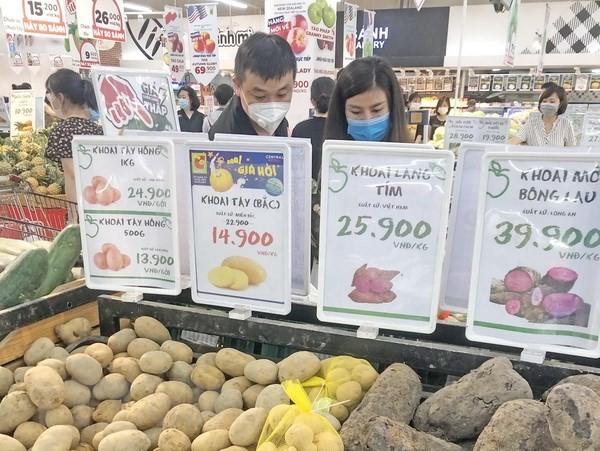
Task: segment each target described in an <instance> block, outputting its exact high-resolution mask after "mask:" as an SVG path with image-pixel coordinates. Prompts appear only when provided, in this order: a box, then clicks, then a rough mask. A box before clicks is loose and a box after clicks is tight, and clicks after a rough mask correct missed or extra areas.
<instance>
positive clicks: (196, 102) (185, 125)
mask: <svg viewBox="0 0 600 451" xmlns="http://www.w3.org/2000/svg"><path fill="white" fill-rule="evenodd" d="M177 99H179V111H178V112H177V114H178V115H179V128H180V129H181V131H182V132H192V133H201V132H202V125H203V124H204V117H205V116H204V114H202V113H201V112H200V111H198V108H200V99H199V98H198V94H196V91H195V90H194V88H192V87H191V86H183V87H182V88H181V89H179V92H178V93H177Z"/></svg>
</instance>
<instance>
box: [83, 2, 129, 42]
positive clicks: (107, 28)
mask: <svg viewBox="0 0 600 451" xmlns="http://www.w3.org/2000/svg"><path fill="white" fill-rule="evenodd" d="M75 4H76V9H77V22H78V27H79V35H80V36H81V37H82V38H88V39H103V40H105V41H116V42H125V28H124V24H125V15H124V12H123V0H75Z"/></svg>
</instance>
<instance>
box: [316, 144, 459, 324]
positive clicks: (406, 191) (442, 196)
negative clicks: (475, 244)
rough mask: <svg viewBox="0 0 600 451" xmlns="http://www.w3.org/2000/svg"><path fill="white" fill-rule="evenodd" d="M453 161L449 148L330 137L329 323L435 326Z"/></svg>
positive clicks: (325, 258)
mask: <svg viewBox="0 0 600 451" xmlns="http://www.w3.org/2000/svg"><path fill="white" fill-rule="evenodd" d="M453 165H454V157H453V155H452V153H451V152H449V151H439V150H428V149H424V148H420V149H418V150H416V149H415V148H412V147H410V146H405V145H402V144H397V145H394V144H379V143H377V144H375V143H361V146H360V147H356V146H352V145H346V144H345V143H344V142H341V141H326V142H325V144H324V147H323V172H322V176H323V181H322V187H323V188H322V192H321V196H322V198H321V203H322V205H321V231H320V238H321V242H320V249H319V298H318V309H317V315H318V317H319V319H320V320H321V321H327V322H333V323H340V324H352V325H358V326H370V327H376V328H384V329H394V330H406V331H412V332H421V333H431V332H433V330H434V329H435V324H436V319H437V315H436V311H437V307H438V300H439V294H440V282H441V275H442V260H443V255H444V241H445V237H446V225H447V216H448V208H449V202H450V188H451V184H452V169H453Z"/></svg>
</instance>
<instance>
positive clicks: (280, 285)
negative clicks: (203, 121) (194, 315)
mask: <svg viewBox="0 0 600 451" xmlns="http://www.w3.org/2000/svg"><path fill="white" fill-rule="evenodd" d="M186 148H187V158H188V162H189V182H190V185H189V187H190V188H189V189H190V192H191V207H192V211H191V216H192V219H191V221H192V222H191V229H192V230H191V233H192V237H193V240H192V242H193V247H192V249H191V252H192V254H191V256H190V259H191V267H192V299H193V300H194V301H195V302H198V303H203V304H210V305H217V306H223V307H232V308H238V309H243V310H251V311H258V312H267V313H275V314H280V315H287V314H288V313H289V312H290V310H291V264H290V263H291V239H290V235H291V233H290V230H291V216H290V215H291V211H290V201H291V197H290V196H291V189H290V187H291V164H290V163H291V162H290V148H289V147H288V146H287V145H285V144H266V143H260V144H258V143H252V144H250V143H216V142H213V143H207V142H202V141H189V142H188V144H187V146H186Z"/></svg>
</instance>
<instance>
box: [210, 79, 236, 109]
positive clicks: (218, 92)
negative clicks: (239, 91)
mask: <svg viewBox="0 0 600 451" xmlns="http://www.w3.org/2000/svg"><path fill="white" fill-rule="evenodd" d="M214 96H215V100H216V101H217V103H218V104H219V105H220V106H225V105H227V103H228V102H229V100H230V99H231V97H233V88H232V87H231V86H229V85H228V84H225V83H223V84H222V85H219V86H217V89H215V94H214Z"/></svg>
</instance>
